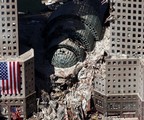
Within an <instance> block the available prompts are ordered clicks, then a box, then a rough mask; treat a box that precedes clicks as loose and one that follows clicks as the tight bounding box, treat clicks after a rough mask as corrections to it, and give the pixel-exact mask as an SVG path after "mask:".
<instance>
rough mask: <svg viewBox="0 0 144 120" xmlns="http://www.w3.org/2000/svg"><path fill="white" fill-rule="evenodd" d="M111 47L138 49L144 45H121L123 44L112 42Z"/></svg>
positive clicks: (143, 47)
mask: <svg viewBox="0 0 144 120" xmlns="http://www.w3.org/2000/svg"><path fill="white" fill-rule="evenodd" d="M143 42H144V41H143ZM111 47H121V48H122V50H125V49H136V50H141V49H144V46H136V45H121V44H112V45H111Z"/></svg>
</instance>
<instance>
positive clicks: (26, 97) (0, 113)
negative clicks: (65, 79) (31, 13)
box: [0, 0, 36, 120]
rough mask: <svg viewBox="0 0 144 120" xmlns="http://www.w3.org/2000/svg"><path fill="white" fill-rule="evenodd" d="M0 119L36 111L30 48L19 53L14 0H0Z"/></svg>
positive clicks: (32, 57) (18, 117)
mask: <svg viewBox="0 0 144 120" xmlns="http://www.w3.org/2000/svg"><path fill="white" fill-rule="evenodd" d="M0 11H1V13H0V28H1V30H0V95H1V96H0V117H1V118H0V119H3V118H2V117H4V119H8V120H13V119H20V118H23V119H26V118H27V117H28V116H29V115H31V114H32V113H33V112H34V111H36V92H35V78H34V51H33V50H32V49H31V50H29V51H27V52H25V53H23V54H21V55H20V54H19V36H18V17H17V0H0Z"/></svg>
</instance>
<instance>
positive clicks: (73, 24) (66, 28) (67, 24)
mask: <svg viewBox="0 0 144 120" xmlns="http://www.w3.org/2000/svg"><path fill="white" fill-rule="evenodd" d="M57 30H58V31H59V33H60V35H61V36H62V35H67V36H68V37H69V38H71V39H73V40H74V41H78V42H80V43H81V45H82V46H83V47H84V48H85V49H86V51H92V50H93V48H94V44H95V41H94V40H95V38H94V36H93V35H92V34H91V31H89V30H88V28H87V27H86V26H84V25H83V24H82V23H81V22H80V21H77V20H73V19H71V20H70V19H69V20H67V21H66V20H64V21H61V22H58V23H57V24H55V26H53V28H52V30H51V31H50V32H49V37H48V38H49V39H53V38H55V37H57V36H58V35H56V34H57V33H58V32H57Z"/></svg>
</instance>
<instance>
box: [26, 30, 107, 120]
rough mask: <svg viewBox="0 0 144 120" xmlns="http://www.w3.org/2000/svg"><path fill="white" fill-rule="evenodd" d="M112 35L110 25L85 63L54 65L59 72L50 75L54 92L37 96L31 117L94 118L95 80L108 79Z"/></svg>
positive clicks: (48, 119) (58, 119)
mask: <svg viewBox="0 0 144 120" xmlns="http://www.w3.org/2000/svg"><path fill="white" fill-rule="evenodd" d="M109 36H110V32H109V28H107V29H106V31H105V36H104V38H103V40H101V41H98V42H96V47H95V49H94V51H93V52H91V53H87V54H88V55H87V58H86V60H85V61H84V62H83V63H77V65H75V66H74V67H72V68H70V69H67V70H63V69H55V71H56V72H55V73H54V74H52V75H51V76H50V80H51V85H52V87H51V92H50V93H47V92H45V91H44V90H42V91H41V98H40V99H38V100H37V104H38V110H37V111H38V112H37V114H34V115H33V117H32V118H31V119H29V120H74V119H75V120H88V119H91V120H92V119H95V117H94V116H97V115H96V112H95V111H94V106H92V94H93V90H94V88H95V86H93V83H94V82H95V81H103V80H104V79H105V76H104V75H105V74H104V73H105V59H106V57H108V56H109V52H108V51H109V46H110V45H109ZM92 113H94V115H92ZM91 117H92V118H91Z"/></svg>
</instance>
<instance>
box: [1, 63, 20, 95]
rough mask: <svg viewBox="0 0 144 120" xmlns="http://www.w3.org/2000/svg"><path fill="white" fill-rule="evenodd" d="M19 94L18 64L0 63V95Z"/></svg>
mask: <svg viewBox="0 0 144 120" xmlns="http://www.w3.org/2000/svg"><path fill="white" fill-rule="evenodd" d="M19 92H20V65H19V62H0V94H1V95H6V94H18V93H19Z"/></svg>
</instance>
